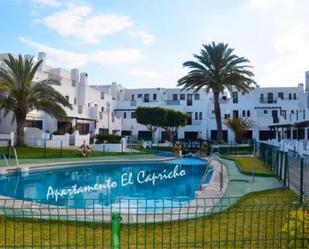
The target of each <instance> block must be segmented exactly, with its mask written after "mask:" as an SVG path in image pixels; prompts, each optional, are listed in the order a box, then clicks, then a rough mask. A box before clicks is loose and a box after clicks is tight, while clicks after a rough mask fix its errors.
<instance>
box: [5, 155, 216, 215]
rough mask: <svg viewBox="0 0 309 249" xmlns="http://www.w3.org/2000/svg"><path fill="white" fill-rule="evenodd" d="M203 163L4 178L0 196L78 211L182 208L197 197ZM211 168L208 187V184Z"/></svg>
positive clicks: (81, 168)
mask: <svg viewBox="0 0 309 249" xmlns="http://www.w3.org/2000/svg"><path fill="white" fill-rule="evenodd" d="M205 170H206V162H205V161H203V160H199V159H196V160H195V159H183V160H182V161H181V160H180V161H168V162H147V163H146V162H143V163H104V164H102V163H101V164H99V163H95V164H90V165H74V166H70V167H66V168H58V169H44V170H36V171H30V172H29V173H26V174H25V173H20V172H19V173H13V174H10V175H1V176H0V186H1V188H0V195H4V196H8V197H12V198H15V199H20V200H33V201H36V202H40V203H44V204H52V205H58V206H69V207H76V208H105V207H111V206H117V205H118V206H119V207H120V206H121V207H125V206H130V207H138V208H139V209H140V208H142V209H144V208H146V206H147V208H154V207H155V208H163V207H164V206H173V207H178V206H181V205H182V204H184V203H187V202H188V201H189V200H191V199H192V198H194V193H195V191H196V190H198V188H199V185H200V184H201V181H202V178H203V176H204V174H205ZM211 176H212V168H210V167H209V168H208V174H207V177H206V178H205V179H204V183H205V182H209V180H210V178H211Z"/></svg>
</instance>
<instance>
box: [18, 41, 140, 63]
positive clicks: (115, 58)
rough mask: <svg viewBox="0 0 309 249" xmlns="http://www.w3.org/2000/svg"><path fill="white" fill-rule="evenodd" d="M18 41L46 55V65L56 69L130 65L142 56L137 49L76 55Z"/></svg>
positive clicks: (32, 42)
mask: <svg viewBox="0 0 309 249" xmlns="http://www.w3.org/2000/svg"><path fill="white" fill-rule="evenodd" d="M19 40H20V41H21V42H22V43H24V44H27V45H28V46H30V47H32V48H35V49H37V50H39V51H44V52H46V53H47V60H48V64H50V65H52V66H57V67H64V68H67V67H70V68H72V67H82V66H84V65H87V64H89V63H96V64H101V65H118V64H130V63H134V62H136V61H138V60H140V59H141V58H142V57H143V56H142V54H141V52H140V51H139V50H137V49H126V48H120V49H113V50H97V51H94V52H91V53H76V52H71V51H67V50H62V49H57V48H53V47H50V46H47V45H44V44H41V43H38V42H34V41H32V40H29V39H26V38H24V37H22V36H21V37H19Z"/></svg>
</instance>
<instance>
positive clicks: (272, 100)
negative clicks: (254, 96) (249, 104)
mask: <svg viewBox="0 0 309 249" xmlns="http://www.w3.org/2000/svg"><path fill="white" fill-rule="evenodd" d="M259 101H260V103H261V104H277V102H278V101H277V99H276V98H266V99H264V98H259Z"/></svg>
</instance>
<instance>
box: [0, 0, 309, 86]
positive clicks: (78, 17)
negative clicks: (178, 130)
mask: <svg viewBox="0 0 309 249" xmlns="http://www.w3.org/2000/svg"><path fill="white" fill-rule="evenodd" d="M0 10H1V15H0V30H1V36H0V53H8V52H9V53H14V54H31V55H36V54H37V53H38V52H39V51H44V52H46V53H47V63H48V64H49V65H51V66H54V67H64V68H66V69H71V68H79V69H80V71H81V72H87V73H88V75H89V82H90V83H91V84H109V83H111V82H117V83H121V84H122V85H123V86H125V87H127V88H145V87H176V86H177V80H178V79H179V78H180V77H182V76H183V75H185V74H186V72H187V71H186V69H185V68H183V66H182V64H183V63H184V62H185V61H188V60H192V59H193V56H192V55H193V54H198V53H199V52H200V50H201V48H202V44H207V43H209V42H212V41H215V42H224V43H228V44H229V46H230V47H232V48H234V49H235V50H234V52H235V54H237V55H239V56H244V57H246V58H247V59H249V60H250V64H251V65H252V66H253V72H254V73H255V80H256V81H257V83H258V84H259V85H260V86H263V87H274V86H296V85H297V84H298V83H302V82H304V81H305V71H306V70H309V15H308V10H309V0H217V1H214V0H92V1H90V0H66V1H61V0H0Z"/></svg>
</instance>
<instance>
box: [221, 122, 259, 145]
mask: <svg viewBox="0 0 309 249" xmlns="http://www.w3.org/2000/svg"><path fill="white" fill-rule="evenodd" d="M224 123H225V125H226V126H227V127H228V128H229V129H231V130H232V131H233V132H234V134H235V142H236V143H240V142H241V140H242V138H243V137H244V136H245V135H246V133H247V132H248V130H250V129H251V128H252V127H253V125H254V124H253V121H252V120H250V119H248V118H232V119H227V120H225V122H224Z"/></svg>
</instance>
